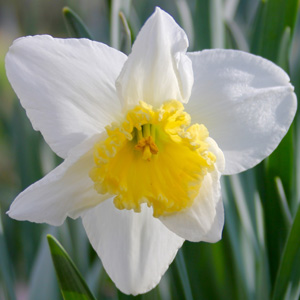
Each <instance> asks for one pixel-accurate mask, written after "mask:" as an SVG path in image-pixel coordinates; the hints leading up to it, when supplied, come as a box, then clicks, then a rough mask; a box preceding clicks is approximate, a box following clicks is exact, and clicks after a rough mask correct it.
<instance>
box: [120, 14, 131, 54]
mask: <svg viewBox="0 0 300 300" xmlns="http://www.w3.org/2000/svg"><path fill="white" fill-rule="evenodd" d="M119 17H120V19H121V21H122V25H123V26H122V28H123V30H122V32H121V33H122V43H121V46H120V48H121V50H122V51H123V52H124V53H125V54H129V53H130V52H131V44H132V43H131V31H130V28H129V25H128V22H127V20H126V17H125V15H124V14H123V12H121V11H120V13H119Z"/></svg>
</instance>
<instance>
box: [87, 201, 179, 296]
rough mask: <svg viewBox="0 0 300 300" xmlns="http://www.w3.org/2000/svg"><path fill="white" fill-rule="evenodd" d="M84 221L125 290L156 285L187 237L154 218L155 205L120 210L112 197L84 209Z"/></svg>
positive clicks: (106, 265) (140, 290)
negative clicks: (86, 209)
mask: <svg viewBox="0 0 300 300" xmlns="http://www.w3.org/2000/svg"><path fill="white" fill-rule="evenodd" d="M83 225H84V227H85V230H86V232H87V235H88V237H89V240H90V242H91V244H92V246H93V247H94V249H95V250H96V252H97V253H98V255H99V257H100V258H101V261H102V263H103V266H104V268H105V270H106V271H107V273H108V275H109V276H110V278H111V279H112V280H113V281H114V283H115V284H116V286H117V287H118V289H120V290H121V291H122V292H123V293H126V294H133V295H136V294H140V293H146V292H147V291H149V290H151V289H152V288H154V287H155V286H156V285H157V284H158V283H159V281H160V279H161V276H162V275H163V274H164V273H165V272H166V270H167V269H168V267H169V264H170V263H171V262H172V260H173V259H174V257H175V255H176V253H177V250H178V249H179V248H180V247H181V245H182V243H183V241H184V240H183V239H181V238H180V237H178V236H177V235H175V234H174V233H172V232H171V231H169V230H168V229H167V228H166V227H165V226H164V225H163V224H162V223H161V222H160V221H159V220H158V219H156V218H154V217H153V216H152V209H149V208H147V207H146V206H145V205H144V206H143V208H142V211H141V213H134V212H133V211H125V210H122V211H121V210H118V209H116V208H115V206H114V205H113V203H112V199H110V200H107V201H105V202H103V203H101V204H100V205H98V206H97V207H95V208H93V209H91V210H89V211H87V212H86V213H84V215H83Z"/></svg>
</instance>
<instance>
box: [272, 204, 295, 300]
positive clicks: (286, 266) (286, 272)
mask: <svg viewBox="0 0 300 300" xmlns="http://www.w3.org/2000/svg"><path fill="white" fill-rule="evenodd" d="M299 236H300V206H299V207H298V211H297V214H296V217H295V219H294V222H293V225H292V228H291V230H290V233H289V236H288V239H287V242H286V244H285V248H284V251H283V255H282V257H281V262H280V266H279V270H278V273H277V277H276V282H275V286H274V293H273V300H277V299H278V300H281V299H284V295H285V293H286V291H287V288H288V285H289V281H290V280H291V278H292V275H294V276H295V275H297V278H293V281H296V282H298V284H299V283H300V272H294V273H293V270H297V269H298V270H299V269H300V260H299V259H297V258H299V252H300V243H299Z"/></svg>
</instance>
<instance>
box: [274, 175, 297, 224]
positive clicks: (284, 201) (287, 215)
mask: <svg viewBox="0 0 300 300" xmlns="http://www.w3.org/2000/svg"><path fill="white" fill-rule="evenodd" d="M275 183H276V187H277V191H278V195H279V199H280V200H281V201H280V204H281V209H282V214H283V216H284V221H285V222H286V225H287V227H290V226H291V225H292V221H293V220H292V216H291V212H290V209H289V206H288V203H287V199H286V196H285V192H284V188H283V185H282V181H281V179H280V178H279V177H276V178H275Z"/></svg>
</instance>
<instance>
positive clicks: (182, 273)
mask: <svg viewBox="0 0 300 300" xmlns="http://www.w3.org/2000/svg"><path fill="white" fill-rule="evenodd" d="M175 263H176V266H177V269H178V273H179V277H180V280H181V283H182V287H183V291H184V296H185V299H186V300H193V295H192V289H191V286H190V282H189V276H188V272H187V269H186V265H185V261H184V257H183V253H182V249H180V250H179V251H178V253H177V255H176V258H175Z"/></svg>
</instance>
